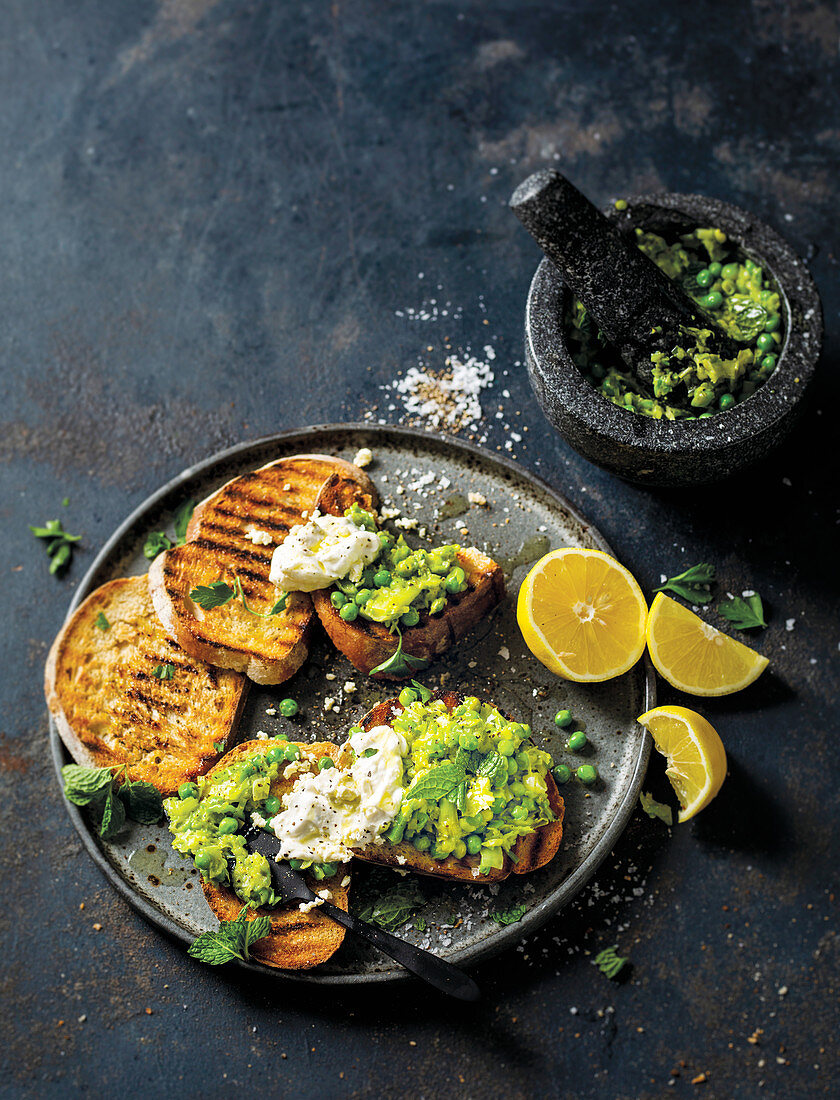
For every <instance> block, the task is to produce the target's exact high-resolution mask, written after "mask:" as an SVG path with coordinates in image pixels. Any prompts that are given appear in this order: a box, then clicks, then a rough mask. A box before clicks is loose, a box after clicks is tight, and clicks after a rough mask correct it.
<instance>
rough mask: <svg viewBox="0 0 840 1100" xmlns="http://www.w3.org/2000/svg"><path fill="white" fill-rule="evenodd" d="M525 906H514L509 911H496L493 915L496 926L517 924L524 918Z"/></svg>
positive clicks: (526, 907) (526, 908)
mask: <svg viewBox="0 0 840 1100" xmlns="http://www.w3.org/2000/svg"><path fill="white" fill-rule="evenodd" d="M527 910H528V906H527V905H514V906H512V908H510V909H497V910H496V912H495V913H493V920H494V921H495V922H496V924H517V923H518V922H519V921H521V920H522V918H523V917H524V916H525V913H526V912H527Z"/></svg>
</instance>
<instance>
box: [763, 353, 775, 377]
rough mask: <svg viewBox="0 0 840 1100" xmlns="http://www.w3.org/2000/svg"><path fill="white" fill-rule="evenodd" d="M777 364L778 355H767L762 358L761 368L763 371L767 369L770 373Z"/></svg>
mask: <svg viewBox="0 0 840 1100" xmlns="http://www.w3.org/2000/svg"><path fill="white" fill-rule="evenodd" d="M775 366H776V356H775V355H765V356H764V358H763V359H762V360H761V369H762V370H763V371H767V373H768V374H769V373H770V371H771V370H773V368H774V367H775Z"/></svg>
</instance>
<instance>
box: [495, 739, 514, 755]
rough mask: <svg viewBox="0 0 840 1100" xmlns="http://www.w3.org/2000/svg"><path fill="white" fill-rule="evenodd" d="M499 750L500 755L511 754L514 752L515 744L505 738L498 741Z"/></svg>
mask: <svg viewBox="0 0 840 1100" xmlns="http://www.w3.org/2000/svg"><path fill="white" fill-rule="evenodd" d="M499 752H500V753H501V754H502V756H513V754H514V753H515V752H516V744H515V743H514V742H513V741H509V740H508V739H507V738H505V739H504V740H503V741H500V742H499Z"/></svg>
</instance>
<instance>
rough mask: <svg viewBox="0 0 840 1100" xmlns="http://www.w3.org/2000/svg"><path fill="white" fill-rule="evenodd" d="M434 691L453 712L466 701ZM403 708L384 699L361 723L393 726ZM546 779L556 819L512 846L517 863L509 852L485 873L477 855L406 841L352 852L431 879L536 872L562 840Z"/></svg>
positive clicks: (549, 781)
mask: <svg viewBox="0 0 840 1100" xmlns="http://www.w3.org/2000/svg"><path fill="white" fill-rule="evenodd" d="M435 694H436V698H438V699H442V700H443V702H444V703H445V704H446V706H447V709H448V710H450V711H452V710H454V709H455V707H457V706H458V704H459V703H461V702H462V701H463V698H462V696H460V695H458V694H457V692H454V691H447V692H441V693H435ZM404 709H405V708H404V707H403V705H402V703H400V701H399V699H384V700H382V702H380V703H377V704H376V706H375V707H373V708H372V709H371V710H370V711H368V713H367V714H366V715H365V717H364V718H363V719H362V721H361V722H360V725H361V726H362V728H363V729H365V730H370V729H373V727H374V726H383V725H385V726H387V725H390V723H391V721H392V719H393V718H394V716H395V715H397V714H399V713H400V712H401V711H403V710H404ZM545 778H546V787H547V788H548V803H549V805H550V806H551V809H552V812H553V813H554V815H555V819H554V821H550V822H549V823H548V824H547V825H541V826H540V828H539V829H536V830H535V831H534V832H533V833H531V835H530V836H521V837H519V839H518V840H517V842H516V844H515V846H514V849H513V854H514V856H515V857H516V861H517V862H514V860H512V859H511V858H510V857H509V856H507V855H506V856H505V858H504V862H503V864H502V866H501V867H499V868H493V869H492V870H490V871H489V872H488V873H487V874H486V875H482V874H480V873H479V871H478V867H479V863H480V859H479V857H478V856H465V857H464V858H463V859H455V858H454V856H449V857H448V858H447V859H432V857H431V856H430V855H427V854H426V853H425V852H418V851H417V849H416V848H415V847H414V845H413V844H410V843H409V842H407V841H402V842H401V843H399V844H389V843H387V842H386V843H384V844H370V845H368V846H367V847H366V848H362V849H358V850H354V852H353V855H354V856H355V857H356V858H357V859H360V860H362V861H363V862H365V863H379V864H383V865H384V866H386V867H398V868H399V869H400V870H402V871H413V872H414V873H415V874H418V875H428V876H429V877H430V878H442V879H457V880H458V881H460V882H469V883H472V884H473V885H481V884H484V883H489V882H501V881H502V879H506V878H507V877H508V876H509V875H510V874H511V872H513V873H515V874H517V875H524V874H527V873H528V871H535V870H537V868H539V867H544V866H545V865H546V863H548V862H550V860H552V859H553V858H554V857H555V855H556V854H557V852H558V851H559V848H560V842H561V840H562V839H563V815H564V812H565V804H564V802H563V798H562V796H561V794H560V792H559V791H558V789H557V784H556V783H555V782H554V779H553V778H552V776H551V774H548V775H547V776H546V777H545Z"/></svg>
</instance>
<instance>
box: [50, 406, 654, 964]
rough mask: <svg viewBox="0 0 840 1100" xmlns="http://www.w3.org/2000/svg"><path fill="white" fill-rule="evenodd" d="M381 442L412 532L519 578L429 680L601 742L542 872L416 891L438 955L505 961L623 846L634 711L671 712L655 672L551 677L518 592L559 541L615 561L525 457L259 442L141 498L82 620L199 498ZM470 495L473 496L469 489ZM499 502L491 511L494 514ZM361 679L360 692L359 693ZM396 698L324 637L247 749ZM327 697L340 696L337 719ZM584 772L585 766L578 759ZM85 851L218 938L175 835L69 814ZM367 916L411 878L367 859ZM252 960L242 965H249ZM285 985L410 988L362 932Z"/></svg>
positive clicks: (637, 738)
mask: <svg viewBox="0 0 840 1100" xmlns="http://www.w3.org/2000/svg"><path fill="white" fill-rule="evenodd" d="M360 447H369V448H370V449H371V451H372V452H373V455H374V461H373V463H372V465H371V466H370V467H369V469H368V473H369V474H370V475H371V477H372V478H373V480H374V481H375V482H376V484H377V486H378V488H379V490H380V493H381V496H382V500H383V505H385V506H386V507H389V508H394V509H399V512H400V514H401V516H402V517H405V519H407V520H408V521H409V522H408V524H407V528H408V529H407V530H405V534H406V537H407V539H408V541H409V542H412V543H416V544H420V545H422V544H423V543H424V541H425V540H426V539H428V540H431V541H435V542H438V543H440V542H444V543H448V542H459V543H461V544H463V545H473V546H477V547H478V548H479V549H481V550H484V551H485V552H486V553H488V554H490V555H491V556H492V557H494V558H495V559H496V560H497V561H498V562H499V563H500V564H501V566H502V568H503V569H504V571H505V575H506V579H507V583H508V598H507V599H506V600H505V601H504V603H503V604H502V605H501V606H500V607H498V608H497V609H496V610H495V611H494V612H493V614H491V615H490V616H489V617H488V618H487V619H485V620H484V621H483V622H481V623H480V624H479V625H478V627H477V628H476V630H475V631H474V632H473V633H472V634H470V635H469V636H468V637H467V638H466V639H464V640H463V641H462V643H461V644H460V645H459V646H457V647H456V648H455V649H454V650H452V651H451V652H449V653H447V654H445V655H444V656H443V657H442V658H441V659H440V660H439V661H438V662H437V663H436V664H434V665H433V666H431V667H430V668H429V669H428V670H427V671H426V672H424V673H423V674H422V676H421V677H420V678H421V679H422V680H423V682H424V683H426V684H427V685H428V686H430V687H446V688H455V689H457V690H458V691H460V692H462V693H463V694H467V695H478V696H479V697H481V698H483V699H487V700H491V701H493V702H494V703H495V704H496V705H497V706H498V707H500V709H501V710H503V711H505V712H507V713H508V714H510V715H511V717H514V718H516V719H517V720H519V721H523V722H527V723H529V724H530V725H531V728H532V730H533V735H534V740H535V741H536V743H537V744H538V745H539V746H540V747H543V748H546V749H548V751H549V752H551V753H552V754H553V755H554V756H555V758H557V759H558V760H563V759H568V757H567V755H566V754H565V752H564V749H563V742H564V740H565V738H566V736H567V733H564V732H563V731H560V730H557V728H556V727H555V725H554V721H553V716H554V714H555V713H556V712H557V711H558V710H559V709H561V708H564V707H567V708H568V709H569V710H571V712H572V714H573V715H574V716H575V719H576V722H577V728H582V729H584V730H585V731H586V734H587V737H588V738H589V741H590V745H591V748H590V751H589V754H588V755H587V756H586V758H585V759H586V760H589V761H590V762H592V763H595V764H597V766H598V770H599V772H600V774H601V776H602V781H601V782H599V784H598V785H597V786H595V787H593V788H584V787H582V786H580V785H579V784H578V783H576V782H571V783H568V784H566V785H565V786H564V787H562V788H561V792H562V794H563V797H564V799H565V800H566V819H565V833H564V837H563V844H562V847H561V850H560V852H559V854H558V855H557V857H556V858H555V859H554V860H553V861H552V862H551V864H549V866H547V867H545V868H543V869H542V870H540V871H537V872H535V873H533V874H530V875H527V876H522V877H520V876H516V875H512V876H511V877H510V878H509V879H508V880H507V882H504V883H502V884H500V885H498V886H490V887H482V886H478V885H477V886H475V887H472V886H463V885H458V884H447V883H443V882H438V881H437V880H435V879H417V880H416V881H417V882H418V883H419V886H420V890H421V891H422V894H423V897H424V899H425V901H424V904H423V908H422V910H421V911H420V913H419V914H418V916H420V917H421V918H422V919H421V920H420V921H418V923H419V925H420V927H421V929H422V931H421V930H418V929H417V928H415V927H414V926H413V924H409V925H407V926H404V927H403V928H402V929H400V930H399V935H401V936H404V937H405V938H406V939H409V940H411V941H412V942H413V943H416V944H419V945H420V946H423V947H429V948H431V950H433V951H435V952H436V953H437V954H440V955H442V956H444V957H446V958H447V959H450V960H451V961H452V962H456V963H462V964H463V963H471V962H475V961H477V960H478V959H482V958H485V957H487V956H489V955H492V954H495V953H496V952H498V951H500V950H501V949H502V948H504V947H505V946H507V945H509V944H512V943H514V942H516V941H518V940H520V939H521V938H522V936H523V935H526V934H527V933H528V932H531V931H533V930H534V929H535V928H537V927H538V926H539V925H540V924H542V923H543V922H544V921H546V920H547V919H548V918H549V917H550V916H551V915H552V914H553V913H555V912H557V910H558V909H559V908H560V907H561V906H562V905H564V904H565V903H566V902H568V901H569V900H570V899H571V898H572V897H574V895H575V894H576V893H577V891H578V890H580V888H581V887H582V886H583V884H584V883H585V882H586V881H587V879H588V878H589V877H590V876H591V875H592V874H593V872H594V871H595V869H596V868H597V866H598V864H599V863H600V862H601V860H602V859H603V858H604V856H606V855H607V853H608V852H609V851H610V850H611V849H612V847H613V845H614V844H615V842H616V840H617V838H618V836H619V835H620V833H621V831H622V830H623V829H624V826H625V825H626V823H627V821H628V819H629V818H630V815H631V814H632V812H633V809H634V806H635V804H636V799H637V797H638V793H639V788H640V786H641V783H642V780H643V778H644V774H645V769H646V766H647V760H648V755H649V752H650V740H649V736H648V735H647V733H646V732H645V730H644V729H643V728H642V727H641V726H639V725H638V724H637V723H636V721H635V716H636V715H637V714H641V713H642V712H643V711H644V710H647V709H648V708H650V707H652V706H653V705H654V704H655V699H654V679H653V674H652V671H651V669H650V666H649V665H646V664H645V663H639V664H638V665H637V666H636V667H635V668H634V669H633V670H632V671H631V672H629V673H627V675H625V676H622V677H620V678H619V679H616V680H611V681H608V682H607V683H604V684H573V683H567V682H566V681H564V680H560V679H558V678H557V677H555V676H553V675H552V674H551V673H550V672H549V671H548V670H547V669H545V668H544V667H543V666H542V665H541V664H540V663H539V662H538V661H537V660H536V659H535V658H534V657H532V656H531V654H530V653H529V652H528V650H527V649H526V648H525V645H524V643H523V642H522V639H521V636H520V633H519V630H518V628H517V626H516V615H515V607H516V593H517V590H518V588H519V585H520V584H521V583H522V580H523V579H524V577H525V575H526V573H527V571H528V568H529V566H530V563H532V562H533V561H535V560H536V559H537V558H539V557H541V556H542V555H543V554H544V553H546V552H547V551H548V550H550V549H554V548H556V547H559V546H584V547H592V548H595V549H599V550H607V551H609V546H608V545H607V543H606V542H605V541H604V539H603V538H602V537H601V535H600V534H599V533H598V531H597V530H595V528H593V527H592V526H591V525H590V524H589V523H587V521H586V520H585V519H584V517H583V516H581V515H580V514H579V513H578V512H577V511H576V510H575V509H574V508H572V506H571V505H570V504H569V503H568V502H567V501H566V500H564V499H563V497H562V496H560V495H559V494H558V493H556V492H555V491H554V490H553V489H551V488H550V487H549V486H547V485H546V484H545V483H543V482H542V481H540V480H539V479H538V478H536V477H534V476H533V475H532V474H529V473H527V472H526V471H524V470H522V469H520V468H519V467H518V466H516V465H515V464H514V463H512V462H510V461H508V460H506V459H503V458H498V457H496V456H494V455H492V454H489V453H488V452H486V451H482V450H480V449H479V448H477V447H473V446H471V445H469V444H466V443H463V442H461V441H460V440H456V439H452V438H449V437H442V436H435V435H431V434H426V433H422V432H417V431H411V430H407V429H401V428H391V427H382V428H379V427H371V426H365V425H337V426H336V425H332V426H324V427H313V428H308V429H306V430H302V431H296V432H288V433H284V434H282V435H277V436H272V437H270V438H268V439H261V440H258V441H257V442H254V443H246V444H242V445H240V446H237V447H233V448H232V449H230V450H227V451H224V452H222V453H221V454H218V455H214V456H213V457H212V458H209V459H207V460H206V461H204V462H201V463H199V464H198V465H197V466H194V467H192V468H191V469H188V470H185V471H184V472H183V473H182V474H181V475H180V476H179V477H177V478H176V479H175V480H174V481H172V482H170V484H168V485H166V486H164V487H163V488H162V489H160V490H159V491H158V492H156V493H155V494H153V495H152V496H151V497H149V499H148V500H147V501H145V503H143V504H142V505H141V506H140V507H139V508H138V509H137V510H136V511H135V512H134V513H133V514H132V515H131V516H129V517H128V519H127V520H126V521H125V522H124V523H123V524H122V525H121V526H120V527H119V529H118V530H117V531H115V532H114V534H113V535H112V537H111V538H110V539H109V540H108V542H107V543H106V545H105V546H104V547H103V549H102V552H101V553H100V554H99V555H98V557H97V559H96V561H95V562H94V563H93V565H92V566H91V568H90V570H89V571H88V573H87V575H86V576H85V578H84V580H83V581H82V583H81V585H80V586H79V589H78V591H77V593H76V596H75V599H74V601H73V604H72V606H71V609H70V610H71V611H72V610H74V609H75V607H76V606H77V605H78V604H79V603H80V601H81V600H83V599H84V598H85V597H86V596H87V595H88V594H89V593H90V592H92V591H93V589H94V588H96V587H97V586H98V585H100V584H103V583H104V582H105V581H108V580H111V579H112V578H114V577H120V576H127V575H132V574H139V573H143V572H145V571H146V569H147V568H148V564H149V563H148V561H147V560H146V559H145V558H144V557H143V543H144V542H145V539H146V536H147V535H148V533H149V532H150V531H156V530H167V529H168V530H169V531H170V533H171V525H172V517H173V514H174V512H175V511H176V510H177V509H178V507H179V506H180V505H181V504H183V503H184V501H185V500H187V499H188V498H192V499H193V500H201V499H203V498H204V497H205V496H207V495H208V494H209V493H211V492H212V491H214V490H215V489H216V488H218V486H220V485H221V484H223V483H224V482H225V481H227V480H228V479H230V478H232V477H236V476H237V475H238V474H243V473H246V472H247V471H249V470H253V469H255V468H256V467H258V466H262V465H264V464H265V463H267V462H271V461H273V460H274V459H276V458H280V457H282V456H284V455H292V454H297V453H300V452H319V453H322V454H332V455H340V456H341V457H342V458H346V459H350V460H352V459H353V456H354V455H355V454H356V452H357V451H358V450H359V448H360ZM471 494H472V495H471ZM483 501H486V503H479V502H483ZM348 683H349V684H353V683H355V685H356V690H355V691H353V690H351V689H349V688H347V687H345V685H346V684H348ZM389 694H392V692H391V691H390V690H389V688H388V687H387V686H383V685H381V684H377V683H375V682H374V681H371V680H366V678H365V677H364V676H363V675H361V674H360V673H358V672H356V670H355V669H353V668H352V666H351V665H350V664H349V662H348V661H346V660H345V658H343V657H341V656H338V655H337V654H336V652H335V650H334V649H333V648H332V646H331V644H330V643H329V642H328V641H327V640H326V638H325V636H324V635H323V632H320V634H319V636H318V638H317V640H316V642H315V643H314V645H313V649H312V653H311V655H310V658H309V660H308V661H307V663H306V664H305V665H304V667H303V668H302V669H301V670H300V671H299V672H298V673H297V675H296V676H294V677H293V678H292V679H291V680H288V681H286V683H284V684H280V685H278V686H276V687H261V686H259V685H257V684H254V685H252V687H251V691H250V694H249V697H248V702H247V704H246V708H245V712H244V714H243V717H242V721H241V724H240V728H239V734H238V739H239V740H243V741H245V740H248V739H250V738H252V737H255V736H257V735H258V733H259V732H264V733H266V734H268V735H269V736H274V735H276V734H284V735H287V736H289V737H290V738H292V739H294V740H300V741H315V740H329V741H338V742H340V741H343V740H344V735H345V731H346V730H347V728H348V727H349V726H351V725H352V724H353V723H355V722H356V721H357V720H358V719H359V718H360V717H361V716H362V715H363V714H364V713H365V712H366V711H367V710H368V709H369V707H370V706H371V705H372V704H373V703H374V702H375V701H377V700H378V699H380V698H383V697H385V696H387V695H389ZM286 696H292V697H293V698H294V699H296V700H297V701H298V703H299V704H300V713H299V715H297V716H296V717H295V718H294V719H285V718H282V717H281V716H280V715H279V714H277V713H272V712H274V711H275V708H276V704H277V702H278V700H280V699H283V698H285V697H286ZM328 699H332V700H334V703H333V704H332V706H331V709H329V710H327V709H325V703H326V701H327V700H328ZM51 742H52V750H53V756H54V760H55V765H56V769H60V767H61V766H62V765H63V764H65V763H67V762H68V761H69V759H70V758H69V756H68V755H67V753H66V750H65V749H64V747H63V745H62V743H61V741H60V739H59V737H58V734H57V731H56V729H55V726H54V725H51ZM574 760H577V761H578V762H582V761H583V758H574ZM67 809H68V812H69V814H70V816H71V818H72V820H73V823H74V825H75V826H76V829H77V830H78V832H79V834H80V836H81V838H82V840H83V842H84V844H85V847H86V848H87V851H88V852H89V853H90V855H91V856H92V857H93V859H94V860H95V862H96V863H97V865H98V866H99V867H100V868H101V869H102V871H103V872H104V873H105V874H106V876H107V877H108V879H109V880H110V882H111V883H112V884H113V886H114V887H115V888H116V889H117V890H118V891H119V892H120V893H121V894H122V895H123V896H124V897H125V898H126V899H127V900H128V901H129V902H130V904H131V905H133V906H134V907H135V908H136V909H138V910H139V911H140V912H141V913H143V914H144V916H146V917H147V918H148V919H149V920H150V921H152V922H153V923H154V924H157V925H159V926H160V927H161V928H163V929H165V930H167V931H168V932H170V933H171V934H172V935H174V936H176V937H178V938H179V939H181V940H182V941H183V942H184V943H190V942H192V940H193V939H194V938H195V937H196V936H197V935H198V934H199V933H200V932H203V931H205V930H207V929H212V928H214V927H216V926H217V925H216V919H215V917H214V916H213V915H212V913H211V912H210V909H209V907H208V906H207V903H206V902H205V900H204V895H203V894H202V892H201V888H200V884H199V881H198V877H197V873H196V871H195V870H194V869H191V868H190V866H189V865H188V864H187V863H186V862H185V861H184V860H183V859H182V858H181V857H180V856H179V855H177V853H174V852H173V851H172V848H171V846H170V843H169V833H168V831H167V830H166V829H165V828H164V827H163V826H154V827H147V826H141V825H137V824H131V825H130V828H128V829H127V830H125V832H124V833H123V834H121V835H120V837H119V841H118V842H117V843H107V842H104V841H102V840H101V839H100V838H99V836H98V834H97V830H96V829H95V828H92V827H91V825H90V823H89V821H88V820H87V817H86V816H85V815H84V814H83V813H81V812H80V811H79V810H78V809H77V808H76V807H75V806H72V805H70V804H69V803H67ZM358 867H359V869H358V871H356V872H354V881H353V886H352V893H351V903H352V908H353V909H354V910H355V911H358V910H359V909H360V908H361V907H362V906H363V905H364V904H365V902H366V901H368V900H370V899H371V898H373V897H375V896H378V894H379V893H380V892H381V891H382V890H383V889H388V887H389V886H390V884H391V883H392V882H394V883H395V882H396V881H397V880H396V878H395V876H394V875H393V874H392V873H391V872H388V871H383V870H382V869H374V868H370V867H364V866H362V865H358ZM523 904H524V905H525V906H526V911H525V914H524V916H523V917H522V919H521V920H520V921H519V922H517V923H515V924H509V925H504V924H501V923H499V922H498V921H497V920H494V914H498V913H501V912H505V911H506V910H509V909H511V908H512V907H514V906H517V905H523ZM242 965H244V964H242ZM258 969H259V970H260V973H262V974H271V975H273V976H276V977H278V978H281V979H283V980H289V979H291V980H297V981H305V982H316V983H355V982H374V981H389V980H393V979H396V978H400V977H403V976H404V971H402V970H401V969H400V968H399V967H397V966H396V964H394V963H392V962H391V960H390V959H388V958H386V957H385V956H383V955H380V954H378V953H377V952H376V951H375V950H373V949H372V948H369V947H367V945H365V944H363V943H359V942H356V941H355V940H354V939H353V938H352V937H350V936H348V937H347V938H346V940H345V942H344V944H343V946H342V947H341V949H340V950H339V951H338V952H337V953H336V954H335V955H334V956H333V958H332V959H330V961H329V962H328V963H326V964H325V965H324V966H321V967H319V968H318V969H317V970H315V971H312V972H308V973H301V974H290V973H288V972H281V971H277V970H268V969H267V968H262V967H259V968H258Z"/></svg>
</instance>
